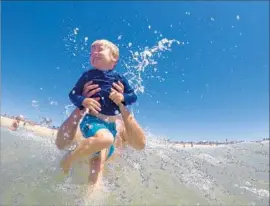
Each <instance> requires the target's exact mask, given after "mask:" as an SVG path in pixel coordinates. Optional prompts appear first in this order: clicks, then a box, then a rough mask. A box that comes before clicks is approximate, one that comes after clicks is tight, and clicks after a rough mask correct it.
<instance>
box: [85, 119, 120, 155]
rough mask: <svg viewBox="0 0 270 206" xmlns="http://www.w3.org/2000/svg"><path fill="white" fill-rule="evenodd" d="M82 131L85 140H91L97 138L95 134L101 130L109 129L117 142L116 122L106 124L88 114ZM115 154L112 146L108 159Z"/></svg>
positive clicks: (97, 153)
mask: <svg viewBox="0 0 270 206" xmlns="http://www.w3.org/2000/svg"><path fill="white" fill-rule="evenodd" d="M80 129H81V132H82V134H83V136H84V138H90V137H93V136H95V134H96V133H97V132H98V131H99V130H100V129H107V130H109V131H110V132H111V133H112V135H113V137H114V141H115V136H116V133H117V131H116V125H115V123H114V122H105V121H103V120H101V119H99V118H97V117H94V116H92V115H90V114H86V115H85V116H84V118H83V120H82V122H81V124H80ZM113 152H114V145H113V144H112V145H111V146H110V148H109V152H108V157H107V159H108V158H109V157H110V156H112V154H113ZM99 153H100V152H96V153H95V154H94V155H99Z"/></svg>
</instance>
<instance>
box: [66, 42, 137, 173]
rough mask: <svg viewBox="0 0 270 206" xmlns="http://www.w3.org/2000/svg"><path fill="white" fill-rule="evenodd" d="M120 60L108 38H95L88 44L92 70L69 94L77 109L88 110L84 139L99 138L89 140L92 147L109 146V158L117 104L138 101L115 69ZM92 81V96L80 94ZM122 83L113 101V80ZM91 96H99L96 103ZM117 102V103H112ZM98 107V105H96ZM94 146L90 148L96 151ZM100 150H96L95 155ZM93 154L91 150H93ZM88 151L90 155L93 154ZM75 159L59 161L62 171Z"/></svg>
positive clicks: (114, 131)
mask: <svg viewBox="0 0 270 206" xmlns="http://www.w3.org/2000/svg"><path fill="white" fill-rule="evenodd" d="M118 59H119V49H118V47H117V46H116V45H114V44H113V43H112V42H110V41H108V40H97V41H95V42H93V43H92V45H91V55H90V63H91V65H92V67H93V69H91V70H89V71H87V72H85V73H84V74H83V75H82V76H81V77H80V79H79V80H78V82H77V83H76V85H75V87H74V88H73V89H72V90H71V92H70V94H69V97H70V99H71V101H72V103H73V104H74V105H75V106H77V107H78V108H80V109H84V108H86V109H88V111H89V112H88V113H87V114H86V115H85V116H84V118H83V120H82V122H81V124H80V129H81V132H82V134H83V136H84V137H85V138H90V137H92V139H93V140H94V139H95V140H97V139H98V141H92V143H91V144H92V145H91V147H92V148H95V149H96V150H98V151H101V150H103V149H107V148H109V152H108V157H107V158H109V157H110V156H111V155H112V153H113V151H114V147H113V142H114V139H115V135H116V127H115V121H116V116H117V114H119V113H120V112H119V107H118V105H119V104H120V103H123V104H124V105H130V104H132V103H134V102H135V101H136V100H137V96H136V94H135V93H134V90H133V89H132V88H131V86H130V85H129V83H128V81H127V79H126V78H125V77H124V76H122V75H120V74H118V73H117V72H116V71H115V66H116V65H117V62H118ZM89 81H92V82H93V83H94V84H98V85H99V87H100V91H99V92H97V93H96V94H95V95H94V96H92V98H86V97H84V96H82V92H83V87H84V85H85V84H86V83H87V82H89ZM119 81H120V82H121V83H122V84H123V86H124V91H123V94H120V93H119V94H120V95H118V96H117V97H116V98H115V99H114V101H112V100H111V99H110V98H109V96H110V93H111V88H112V85H113V83H117V82H119ZM93 99H99V103H98V105H97V102H96V101H93ZM115 102H116V103H115ZM99 106H100V107H99ZM95 149H93V150H95ZM98 153H99V152H96V154H98ZM92 154H93V153H92ZM92 154H91V153H90V154H89V155H92ZM73 160H74V158H72V157H70V158H68V159H65V160H64V161H63V162H62V167H63V169H64V172H68V170H69V168H70V167H71V163H72V161H73Z"/></svg>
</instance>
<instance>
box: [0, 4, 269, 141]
mask: <svg viewBox="0 0 270 206" xmlns="http://www.w3.org/2000/svg"><path fill="white" fill-rule="evenodd" d="M76 28H78V29H79V30H78V31H76V32H75V33H76V35H75V34H74V29H76ZM1 35H2V42H1V43H2V44H1V45H2V50H1V59H2V62H1V63H2V65H1V68H2V70H1V74H2V76H1V83H2V85H1V86H2V87H1V88H2V90H1V100H2V101H1V113H8V114H11V115H16V114H24V115H25V116H26V117H28V118H31V119H34V120H37V119H38V117H39V116H48V117H51V118H52V119H53V122H54V123H55V125H59V124H60V123H61V122H62V121H63V120H64V119H65V115H64V114H63V112H64V111H65V110H64V107H65V105H69V104H71V103H70V100H69V98H68V93H69V91H70V89H71V88H72V86H73V85H74V84H75V82H76V81H77V79H78V77H79V76H80V75H81V73H82V72H83V71H85V69H87V68H88V67H87V64H86V63H87V61H88V56H87V55H88V52H89V51H88V48H89V44H90V43H91V42H92V41H94V40H96V39H103V38H105V39H109V40H111V41H113V42H115V43H116V44H118V45H119V47H120V52H121V57H122V60H121V62H120V64H119V66H118V68H117V69H118V70H119V71H120V72H123V73H125V72H126V68H125V67H124V66H123V65H124V64H123V60H125V61H127V63H128V64H130V65H134V60H128V58H130V57H131V54H130V52H129V50H132V51H133V52H134V51H138V50H139V48H141V49H142V50H143V49H144V48H145V47H147V46H148V47H150V48H151V47H153V46H155V45H157V42H158V41H159V40H161V39H164V38H167V39H175V40H178V41H180V42H184V44H180V45H177V44H172V46H171V51H165V52H163V53H161V56H160V57H158V56H155V57H154V60H155V61H157V65H150V66H148V67H146V68H145V72H142V73H140V74H141V75H142V78H143V86H144V87H145V92H144V93H138V96H139V98H138V103H137V104H136V105H134V106H132V108H133V111H134V113H135V116H136V118H137V119H138V121H139V123H140V124H141V125H142V126H143V128H146V129H148V130H149V131H150V132H151V133H153V134H154V135H157V136H162V137H167V138H170V139H178V140H209V139H211V140H219V139H225V138H228V139H258V138H261V137H268V136H269V99H268V95H269V87H268V86H269V85H268V81H269V3H268V2H248V1H247V2H233V1H232V2H225V1H224V2H72V1H69V2H34V1H30V2H2V34H1ZM85 37H87V38H88V41H86V42H85V43H84V40H87V39H85ZM73 40H75V42H73ZM129 43H132V45H131V46H130V47H128V46H127V45H128V44H129ZM76 46H78V49H82V47H84V49H83V50H81V52H79V51H78V50H76ZM73 53H74V54H75V55H76V56H74V54H73ZM84 65H86V68H84ZM134 73H136V72H135V71H134ZM149 75H150V76H152V78H148V77H149ZM160 78H163V80H162V81H160ZM33 100H36V101H38V103H37V104H38V107H33V106H32V101H33ZM51 101H53V102H57V103H58V104H57V105H55V104H51V103H50V102H51Z"/></svg>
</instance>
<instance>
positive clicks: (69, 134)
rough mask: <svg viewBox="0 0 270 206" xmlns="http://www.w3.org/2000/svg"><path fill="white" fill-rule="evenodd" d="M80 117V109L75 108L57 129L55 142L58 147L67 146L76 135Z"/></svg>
mask: <svg viewBox="0 0 270 206" xmlns="http://www.w3.org/2000/svg"><path fill="white" fill-rule="evenodd" d="M81 118H82V114H81V111H80V110H79V109H78V108H76V109H75V110H74V111H73V112H72V113H71V115H70V116H69V117H68V118H67V119H66V120H65V121H64V122H63V124H62V125H61V126H60V128H59V129H58V131H57V136H56V141H55V144H56V146H57V147H58V148H59V149H63V148H65V147H66V146H68V145H69V144H70V143H71V141H73V139H74V138H75V137H76V132H77V129H78V124H79V121H80V119H81Z"/></svg>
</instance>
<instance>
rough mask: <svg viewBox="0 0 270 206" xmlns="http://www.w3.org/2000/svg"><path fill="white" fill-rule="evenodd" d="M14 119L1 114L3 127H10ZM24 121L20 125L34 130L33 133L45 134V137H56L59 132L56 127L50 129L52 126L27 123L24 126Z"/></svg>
mask: <svg viewBox="0 0 270 206" xmlns="http://www.w3.org/2000/svg"><path fill="white" fill-rule="evenodd" d="M13 121H14V119H11V118H8V117H3V116H1V127H7V128H9V127H10V125H11V124H12V122H13ZM23 123H24V122H23V121H21V122H20V124H19V127H24V128H25V129H27V130H29V131H31V132H33V134H35V135H38V136H43V137H56V132H57V130H56V129H50V128H47V127H43V126H38V125H34V126H32V125H30V124H26V125H25V126H23Z"/></svg>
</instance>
